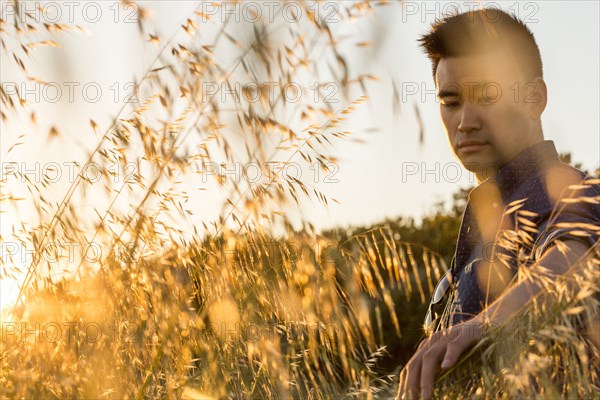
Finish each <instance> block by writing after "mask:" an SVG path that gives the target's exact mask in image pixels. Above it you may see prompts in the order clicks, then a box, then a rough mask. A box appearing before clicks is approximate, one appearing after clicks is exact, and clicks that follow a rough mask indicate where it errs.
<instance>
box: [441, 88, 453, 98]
mask: <svg viewBox="0 0 600 400" xmlns="http://www.w3.org/2000/svg"><path fill="white" fill-rule="evenodd" d="M444 97H458V92H457V91H456V90H454V89H442V90H440V92H439V93H438V98H440V99H442V98H444Z"/></svg>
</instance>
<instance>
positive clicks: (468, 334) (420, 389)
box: [398, 9, 600, 399]
mask: <svg viewBox="0 0 600 400" xmlns="http://www.w3.org/2000/svg"><path fill="white" fill-rule="evenodd" d="M420 41H421V45H422V47H423V48H424V50H425V51H426V53H427V55H428V57H429V59H430V60H431V62H432V66H433V78H434V80H435V84H436V89H437V93H438V97H439V100H440V113H441V118H442V121H443V123H444V126H445V128H446V132H447V136H448V141H449V143H450V146H451V147H452V150H453V152H454V154H455V155H456V157H457V158H458V159H459V160H460V162H461V164H462V165H463V166H464V167H465V168H466V169H468V170H469V171H472V172H473V173H474V174H475V175H476V177H477V180H478V186H477V187H476V188H475V189H473V190H472V191H471V193H470V195H469V201H468V203H467V207H466V210H465V212H464V215H463V221H462V225H461V229H460V233H459V238H458V243H457V249H456V253H455V257H454V259H453V262H452V267H451V270H450V274H449V276H448V279H447V280H448V283H449V282H452V296H451V299H450V301H449V302H448V305H447V307H446V310H445V312H444V315H443V316H444V318H443V320H442V321H441V322H440V324H439V326H438V328H437V332H435V333H434V334H433V335H432V336H431V337H429V338H428V339H426V340H424V341H423V342H422V343H421V344H420V346H419V348H418V350H417V351H416V352H415V354H414V355H413V357H412V358H411V360H410V361H409V362H408V363H407V365H406V366H405V367H404V369H403V370H402V372H401V373H400V387H399V392H398V397H409V398H417V397H419V396H421V397H423V398H425V399H428V398H431V396H432V393H433V384H434V380H435V377H436V376H437V375H438V374H439V372H441V371H443V370H445V369H448V368H450V367H452V366H453V365H454V364H455V363H456V362H457V360H458V359H459V357H460V356H461V354H463V353H464V352H465V350H467V349H468V348H469V347H471V346H472V345H473V344H474V343H475V342H476V341H478V340H479V338H480V337H481V335H482V330H483V326H485V325H486V324H490V323H491V324H502V323H504V322H506V321H507V320H508V319H509V318H510V317H511V316H512V315H514V314H515V313H516V312H517V311H518V309H519V308H521V307H522V306H523V305H524V304H526V303H527V301H528V300H530V299H531V298H532V297H533V296H534V295H536V294H537V293H538V292H539V291H540V287H539V286H538V285H536V284H535V283H534V282H532V281H527V280H521V281H520V282H515V281H514V279H513V277H515V275H516V273H517V271H518V269H519V267H522V266H526V267H528V268H531V269H536V268H537V269H541V268H540V267H541V266H542V267H544V268H546V269H547V271H549V272H550V273H551V274H553V275H551V276H554V277H556V276H558V275H560V274H563V273H565V272H566V271H567V270H568V269H569V268H570V267H571V266H572V265H573V264H575V261H577V260H580V259H581V258H582V257H584V256H586V257H590V253H592V255H591V256H593V257H597V254H596V253H594V251H595V249H597V242H598V229H597V228H598V225H600V224H599V222H600V205H599V204H598V200H599V199H600V187H599V185H598V184H597V181H596V182H594V184H591V183H590V182H589V181H588V182H586V184H585V185H580V186H578V187H576V188H575V187H573V186H571V185H575V184H580V183H582V182H583V181H584V180H586V179H588V180H589V179H590V177H589V176H587V175H586V174H584V173H583V172H581V171H579V170H577V169H575V168H572V167H570V166H568V165H567V164H564V163H562V162H560V160H559V157H558V154H557V152H556V149H555V147H554V143H553V142H552V141H548V140H544V135H543V132H542V125H541V115H542V112H543V111H544V109H545V107H546V103H547V87H546V83H545V82H544V79H543V71H542V61H541V57H540V52H539V49H538V46H537V44H536V42H535V39H534V37H533V34H532V33H531V31H530V30H529V29H528V28H527V27H526V26H525V25H524V24H523V23H522V22H521V21H520V20H519V19H518V18H516V17H514V16H512V15H509V14H507V13H505V12H503V11H501V10H497V9H484V10H478V11H472V12H468V13H463V14H458V15H453V16H449V17H446V18H444V19H442V20H441V21H438V22H436V23H435V24H434V25H433V26H432V27H431V30H430V32H428V33H427V34H426V35H424V36H423V37H422V38H421V40H420ZM573 134H575V132H574V133H573ZM570 186H571V188H569V187H570ZM574 188H575V189H574ZM581 196H585V197H587V198H588V199H591V200H590V201H588V202H580V201H571V202H565V201H563V200H562V199H564V198H567V197H571V198H577V197H581ZM519 200H520V201H519ZM594 203H595V204H594ZM523 219H526V220H528V221H529V222H527V221H524V220H523ZM567 222H568V223H572V224H577V226H578V231H579V232H577V233H573V230H574V229H573V227H572V226H571V227H567V226H565V225H564V224H565V223H567ZM511 232H512V233H513V234H512V235H510V234H509V233H511ZM515 232H517V234H515ZM519 232H520V233H519ZM559 240H560V243H559ZM562 244H564V245H566V246H568V248H569V251H568V252H566V253H565V254H563V253H561V251H560V250H561V247H562V248H563V249H564V247H563V246H562ZM446 286H450V284H447V285H446ZM436 297H439V296H436ZM434 300H436V302H439V298H435V299H434ZM430 310H431V307H430ZM446 338H452V340H448V339H446Z"/></svg>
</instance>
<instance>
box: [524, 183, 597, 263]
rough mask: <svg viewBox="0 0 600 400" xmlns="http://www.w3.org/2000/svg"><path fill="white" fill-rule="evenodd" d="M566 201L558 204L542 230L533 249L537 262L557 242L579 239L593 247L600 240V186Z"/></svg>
mask: <svg viewBox="0 0 600 400" xmlns="http://www.w3.org/2000/svg"><path fill="white" fill-rule="evenodd" d="M567 200H568V202H567V203H563V202H561V203H559V204H558V206H557V207H556V210H555V211H554V212H553V213H551V214H550V215H549V218H548V219H547V220H546V221H545V222H544V223H543V224H542V226H541V227H540V234H539V235H538V237H537V239H536V240H535V242H534V247H533V250H534V251H535V259H540V258H541V256H542V255H543V254H544V253H545V252H546V250H548V249H549V248H550V247H551V246H552V245H553V244H554V243H555V242H556V241H557V240H560V241H565V240H577V241H579V242H582V243H584V244H585V245H587V246H588V247H592V246H593V245H595V244H596V243H597V242H598V240H599V239H600V185H590V186H589V187H588V188H586V189H584V190H578V191H577V193H576V195H574V196H572V197H570V198H568V199H567ZM563 204H564V205H563Z"/></svg>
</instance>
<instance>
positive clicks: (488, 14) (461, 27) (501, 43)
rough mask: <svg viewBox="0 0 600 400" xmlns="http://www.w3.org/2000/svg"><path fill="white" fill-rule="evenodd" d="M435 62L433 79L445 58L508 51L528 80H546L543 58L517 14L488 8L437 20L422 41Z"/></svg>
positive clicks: (422, 44)
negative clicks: (541, 78) (496, 50)
mask: <svg viewBox="0 0 600 400" xmlns="http://www.w3.org/2000/svg"><path fill="white" fill-rule="evenodd" d="M419 42H420V45H421V47H422V48H423V49H424V50H425V53H426V54H427V56H428V57H429V59H430V60H431V64H432V72H433V79H434V80H435V73H436V71H437V67H438V64H439V62H440V60H441V59H442V58H447V57H461V56H470V55H475V54H482V53H485V52H489V51H492V50H495V49H503V50H508V51H509V52H511V53H512V55H513V56H514V58H515V59H516V60H520V63H519V65H520V67H521V68H522V71H523V73H524V74H525V76H526V77H527V78H530V79H533V78H535V77H538V76H539V77H543V70H542V57H541V55H540V49H539V47H538V45H537V43H536V41H535V38H534V36H533V33H532V32H531V30H530V29H529V28H528V27H527V25H525V23H524V22H523V21H521V20H520V19H519V18H517V17H516V16H515V15H514V14H508V13H506V12H504V11H502V10H500V9H498V8H484V9H479V10H475V11H468V12H465V13H462V14H453V15H449V16H446V17H444V18H442V19H438V20H436V22H434V23H433V24H432V26H431V29H430V30H429V32H428V33H426V34H425V35H423V36H421V38H420V39H419Z"/></svg>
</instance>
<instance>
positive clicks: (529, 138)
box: [436, 52, 543, 181]
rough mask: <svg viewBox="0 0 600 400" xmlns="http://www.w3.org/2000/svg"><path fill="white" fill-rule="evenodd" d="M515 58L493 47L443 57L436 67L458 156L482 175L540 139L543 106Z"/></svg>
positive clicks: (443, 112) (444, 115)
mask: <svg viewBox="0 0 600 400" xmlns="http://www.w3.org/2000/svg"><path fill="white" fill-rule="evenodd" d="M511 60H512V57H510V56H508V55H506V54H505V53H500V52H494V53H489V54H484V55H475V56H465V57H451V58H443V59H441V60H440V62H439V64H438V67H437V71H436V86H437V91H438V97H439V100H440V112H441V117H442V121H443V123H444V126H445V128H446V133H447V135H448V140H449V141H450V145H451V146H452V150H453V151H454V154H455V155H456V157H457V158H458V159H459V160H460V162H461V163H462V164H463V166H464V167H465V168H466V169H467V170H469V171H471V172H473V173H475V174H476V176H477V178H478V180H479V181H482V180H484V179H486V178H487V177H488V176H493V175H494V174H495V172H496V170H497V169H498V168H500V167H502V166H503V165H504V164H506V163H508V162H510V161H511V160H512V159H513V158H514V157H515V156H517V155H518V154H519V153H520V152H521V151H523V150H525V149H526V148H528V147H530V146H531V145H533V144H535V143H536V142H538V141H540V140H542V137H541V131H540V130H539V125H538V123H539V115H540V114H541V112H539V113H537V112H538V111H539V104H537V105H536V104H535V103H536V102H539V98H537V96H536V93H535V92H536V90H538V89H539V88H536V87H535V86H534V85H527V84H526V83H525V79H524V78H523V74H522V73H521V72H520V70H519V69H518V68H517V66H516V65H515V63H514V62H512V61H511ZM542 109H543V107H542ZM536 110H537V111H536ZM536 113H537V114H536ZM536 116H537V117H536Z"/></svg>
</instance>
